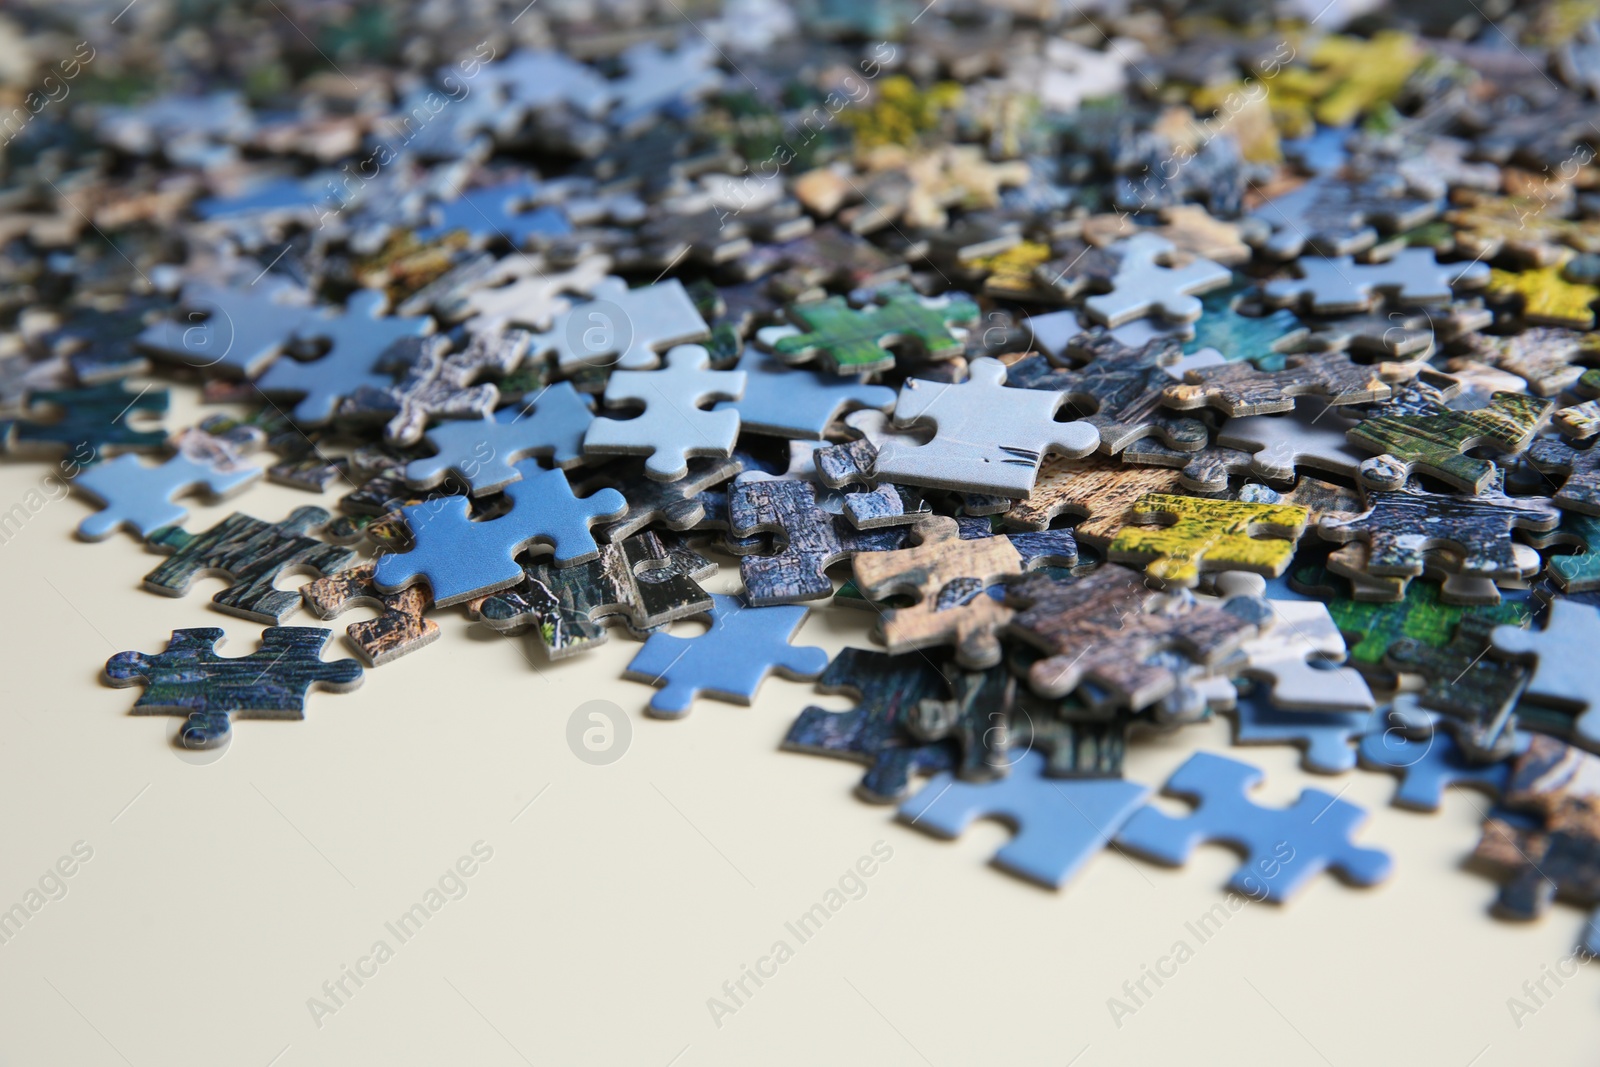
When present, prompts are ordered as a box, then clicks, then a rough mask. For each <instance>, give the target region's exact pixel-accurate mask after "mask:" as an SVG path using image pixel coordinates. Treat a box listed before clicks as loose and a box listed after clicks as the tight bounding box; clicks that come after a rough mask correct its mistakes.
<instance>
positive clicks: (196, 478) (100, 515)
mask: <svg viewBox="0 0 1600 1067" xmlns="http://www.w3.org/2000/svg"><path fill="white" fill-rule="evenodd" d="M260 477H261V470H260V468H259V467H247V468H244V469H242V470H240V469H234V470H228V469H225V468H223V467H218V466H214V465H211V464H205V463H199V462H196V461H195V460H194V459H192V458H190V457H189V456H187V455H185V454H183V453H182V452H180V453H178V455H176V456H173V457H172V458H171V459H169V460H167V461H166V462H165V463H162V464H160V465H159V466H155V467H146V466H145V465H144V464H142V463H140V462H139V461H138V460H137V459H136V458H134V457H133V456H118V457H117V458H116V459H113V460H108V461H106V462H105V463H98V464H96V465H94V466H93V467H90V468H88V469H87V470H85V471H84V472H83V473H82V474H80V475H78V477H77V479H76V480H75V481H74V482H73V484H74V485H75V486H77V487H78V488H79V489H81V490H83V491H85V492H87V493H88V494H89V495H91V496H93V497H95V498H97V499H98V500H100V501H101V502H102V504H103V505H104V506H103V507H102V508H101V510H100V511H97V512H96V513H95V514H93V515H90V516H89V517H88V518H86V519H84V520H83V521H82V522H80V523H78V536H79V537H82V538H83V539H84V540H86V541H102V540H104V539H105V538H107V537H110V536H111V535H112V534H114V533H116V532H117V531H118V530H120V529H129V530H132V531H133V532H135V533H137V534H138V535H139V536H140V537H141V538H142V537H148V536H149V535H150V534H151V533H153V532H155V531H156V530H158V529H160V528H161V527H163V526H175V525H177V524H178V523H180V522H182V521H183V520H184V519H186V518H188V517H189V512H188V509H186V508H184V507H181V506H180V505H178V504H174V503H173V502H172V499H173V498H174V497H177V496H182V495H184V494H186V493H192V492H194V491H195V490H197V489H202V488H203V489H204V490H205V491H206V492H207V493H208V494H209V495H211V496H212V497H226V496H229V495H230V494H233V493H237V492H239V491H240V490H242V489H244V488H246V487H247V486H249V485H250V484H251V483H253V482H255V481H256V480H257V479H258V478H260Z"/></svg>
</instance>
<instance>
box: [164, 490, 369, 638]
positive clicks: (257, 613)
mask: <svg viewBox="0 0 1600 1067" xmlns="http://www.w3.org/2000/svg"><path fill="white" fill-rule="evenodd" d="M329 518H331V516H330V515H329V514H328V513H327V512H326V511H324V510H323V509H322V508H316V507H302V508H295V509H294V511H292V512H290V513H289V517H288V518H287V519H284V520H283V521H282V522H277V523H267V522H262V521H261V520H260V519H256V518H252V517H251V516H249V515H245V514H243V513H241V512H234V513H233V514H232V515H229V516H228V517H227V518H226V519H223V520H222V521H221V522H219V523H217V525H215V526H213V527H211V528H210V529H209V530H206V531H205V532H204V533H198V534H192V533H190V532H189V531H187V530H185V529H183V528H181V527H178V526H167V527H163V528H162V529H160V530H157V531H155V533H153V534H151V535H150V536H149V537H148V538H147V539H146V543H147V544H148V545H149V547H150V548H152V549H154V550H155V551H158V552H169V553H171V554H172V558H171V559H168V560H167V561H166V562H164V563H162V564H161V566H159V567H157V568H156V569H155V570H153V571H151V572H150V573H149V574H147V575H145V576H144V587H145V588H146V589H148V590H150V592H152V593H160V594H162V595H163V596H173V597H177V596H183V595H184V594H185V593H187V592H188V591H189V586H190V584H191V583H193V581H194V579H195V578H196V577H198V576H201V575H211V574H222V575H224V576H226V577H227V578H228V579H230V580H231V582H232V584H231V585H229V586H228V587H227V588H226V589H224V590H222V591H221V592H220V593H218V594H217V595H216V596H214V597H212V598H211V602H212V603H213V604H215V605H216V606H217V609H218V610H219V611H225V612H227V613H228V614H230V615H239V616H242V617H244V618H246V619H255V620H256V621H258V622H269V623H281V622H283V620H284V619H287V618H288V617H289V616H290V615H292V614H294V612H295V610H296V609H298V608H299V607H300V594H299V593H297V592H286V591H284V590H282V589H274V588H273V583H274V582H275V581H277V580H278V578H280V577H281V576H283V575H285V574H295V573H300V572H304V571H311V572H313V573H315V574H318V575H324V574H332V573H334V572H335V571H340V570H343V569H344V568H345V567H347V566H349V565H350V563H351V562H352V561H353V560H354V559H355V553H354V552H352V551H351V550H350V549H348V548H341V547H340V546H338V545H330V544H324V543H323V542H321V541H317V540H314V539H313V538H310V537H307V536H305V535H306V534H307V533H309V532H310V531H312V530H314V529H317V528H318V527H321V526H322V525H324V524H325V523H326V522H327V521H328V519H329Z"/></svg>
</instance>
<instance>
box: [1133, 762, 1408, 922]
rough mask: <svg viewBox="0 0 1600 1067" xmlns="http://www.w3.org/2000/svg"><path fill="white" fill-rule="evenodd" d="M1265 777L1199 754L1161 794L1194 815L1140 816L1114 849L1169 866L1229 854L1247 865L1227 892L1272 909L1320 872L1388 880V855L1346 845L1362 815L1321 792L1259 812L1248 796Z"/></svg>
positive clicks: (1148, 810)
mask: <svg viewBox="0 0 1600 1067" xmlns="http://www.w3.org/2000/svg"><path fill="white" fill-rule="evenodd" d="M1262 777H1263V776H1262V773H1261V772H1260V771H1259V770H1257V769H1256V768H1254V767H1252V766H1250V765H1249V764H1247V763H1239V762H1237V761H1235V760H1231V759H1226V758H1224V757H1222V756H1218V755H1215V754H1213V753H1210V752H1197V753H1195V754H1194V755H1193V756H1190V757H1189V760H1188V762H1186V763H1185V764H1184V765H1183V766H1181V767H1179V768H1178V769H1177V770H1176V771H1175V772H1173V775H1172V777H1171V778H1168V779H1167V785H1166V790H1165V791H1166V792H1167V793H1168V794H1171V795H1173V796H1179V797H1187V798H1192V799H1194V800H1196V801H1197V802H1198V804H1199V806H1198V807H1197V808H1196V809H1195V811H1194V812H1193V813H1192V814H1190V815H1186V816H1183V817H1174V816H1171V815H1168V814H1166V813H1165V812H1162V811H1158V810H1157V809H1155V808H1153V807H1148V806H1146V807H1143V808H1140V809H1139V810H1138V811H1136V812H1134V814H1133V815H1132V817H1130V818H1129V819H1128V821H1127V822H1126V823H1125V824H1124V825H1123V827H1122V830H1121V831H1120V832H1119V833H1118V834H1117V844H1118V845H1120V846H1121V847H1122V848H1124V849H1127V850H1128V851H1131V852H1135V853H1138V854H1140V855H1143V856H1146V857H1148V858H1150V859H1153V860H1157V861H1159V862H1161V863H1167V864H1171V865H1173V866H1177V865H1178V864H1181V863H1183V862H1184V860H1186V859H1188V858H1189V854H1190V853H1191V852H1193V851H1194V850H1195V848H1196V847H1197V846H1199V845H1201V844H1204V843H1206V842H1208V841H1215V842H1218V843H1221V844H1226V845H1230V846H1233V847H1235V848H1237V849H1238V850H1239V851H1240V852H1242V853H1244V857H1245V862H1244V863H1243V865H1241V866H1240V868H1239V869H1238V871H1236V872H1235V873H1234V876H1233V878H1232V879H1231V880H1230V881H1229V882H1228V888H1229V889H1231V890H1233V891H1234V892H1236V893H1242V894H1245V895H1247V896H1250V897H1252V898H1254V899H1256V900H1270V901H1273V902H1274V903H1281V902H1282V901H1284V900H1287V899H1288V898H1289V897H1290V896H1291V895H1293V894H1294V892H1295V890H1297V889H1299V888H1300V887H1301V886H1302V885H1304V884H1305V883H1306V882H1308V881H1310V880H1311V879H1312V878H1314V877H1316V875H1318V874H1320V873H1321V872H1322V871H1324V870H1332V871H1334V872H1335V873H1336V874H1339V875H1341V876H1342V877H1343V878H1344V879H1345V880H1346V881H1349V882H1353V883H1355V884H1357V885H1374V884H1376V883H1378V882H1380V881H1382V880H1383V879H1384V878H1387V877H1388V875H1389V872H1390V870H1391V869H1392V867H1393V862H1392V861H1391V860H1390V858H1389V854H1388V853H1387V852H1383V851H1380V850H1378V849H1374V848H1362V847H1360V846H1358V845H1355V844H1353V843H1351V840H1350V837H1351V835H1352V834H1354V833H1355V831H1356V830H1358V829H1360V827H1361V824H1362V823H1364V822H1365V821H1366V818H1367V813H1366V812H1365V811H1364V810H1362V809H1361V808H1358V807H1356V805H1354V804H1351V803H1348V802H1346V801H1343V800H1340V799H1339V798H1338V797H1335V796H1330V795H1329V794H1327V793H1324V792H1322V791H1321V790H1320V789H1306V790H1304V791H1302V792H1301V794H1300V797H1299V799H1298V800H1296V801H1295V802H1294V803H1293V804H1291V805H1290V806H1289V807H1287V808H1264V807H1261V806H1260V805H1258V804H1255V803H1253V802H1252V801H1251V800H1250V797H1249V795H1248V794H1249V792H1250V789H1251V788H1252V787H1253V786H1255V785H1257V784H1259V783H1260V781H1261V779H1262Z"/></svg>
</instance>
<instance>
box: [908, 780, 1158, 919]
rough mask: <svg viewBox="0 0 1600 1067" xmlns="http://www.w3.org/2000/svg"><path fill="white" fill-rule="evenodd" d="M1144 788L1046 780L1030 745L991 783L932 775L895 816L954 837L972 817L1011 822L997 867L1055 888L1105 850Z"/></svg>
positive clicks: (1144, 792) (1141, 797) (1119, 782)
mask: <svg viewBox="0 0 1600 1067" xmlns="http://www.w3.org/2000/svg"><path fill="white" fill-rule="evenodd" d="M1149 792H1150V791H1149V790H1148V789H1146V788H1145V787H1144V786H1142V785H1140V784H1139V783H1137V782H1128V781H1124V780H1122V779H1120V778H1077V779H1066V778H1048V777H1046V776H1045V757H1044V754H1043V753H1041V752H1038V751H1028V752H1025V753H1023V755H1022V757H1021V758H1020V759H1018V760H1017V761H1016V763H1015V764H1013V766H1012V768H1011V773H1010V774H1009V775H1007V776H1006V777H1005V778H1001V779H999V780H996V781H988V782H963V781H958V780H957V779H956V778H955V777H954V776H953V775H951V774H950V773H949V772H944V773H942V774H939V775H936V776H935V777H933V778H932V779H930V780H929V781H928V784H927V785H925V786H923V787H922V791H921V792H919V793H918V794H917V795H916V796H914V797H912V798H911V799H910V800H908V801H906V802H905V803H904V804H902V805H901V806H900V813H899V817H900V820H901V821H902V822H905V823H909V824H910V825H912V826H915V827H917V828H918V829H921V830H924V831H926V832H928V833H931V834H936V835H938V836H940V837H957V836H959V835H960V834H961V832H962V831H963V830H965V829H966V828H967V827H968V826H971V825H972V823H973V822H975V821H977V820H978V819H998V820H1000V821H1001V822H1004V823H1006V824H1008V825H1010V826H1013V827H1015V828H1016V836H1014V837H1013V838H1012V839H1011V840H1010V841H1009V842H1007V843H1006V844H1005V845H1004V846H1002V847H1001V848H1000V850H999V851H998V852H996V853H995V856H994V863H995V866H997V867H999V868H1000V869H1001V870H1004V871H1009V872H1010V873H1012V874H1014V875H1017V876H1018V877H1019V878H1026V879H1027V880H1028V881H1030V882H1036V883H1038V884H1039V885H1043V886H1048V887H1050V888H1052V889H1059V888H1060V887H1061V886H1063V885H1065V884H1066V883H1067V881H1068V880H1070V879H1071V878H1072V876H1073V875H1074V874H1076V873H1077V872H1078V871H1079V870H1080V869H1081V868H1082V867H1083V865H1084V864H1085V863H1086V862H1088V861H1089V859H1090V858H1091V857H1092V856H1093V855H1094V854H1095V853H1096V852H1099V851H1100V850H1101V849H1103V848H1105V846H1106V845H1107V844H1108V843H1109V842H1110V841H1111V838H1112V835H1113V834H1115V833H1116V832H1117V829H1118V827H1120V826H1122V825H1123V823H1124V822H1125V821H1126V820H1127V819H1128V818H1129V816H1131V815H1133V814H1134V813H1135V811H1136V810H1137V808H1138V806H1139V804H1140V803H1141V802H1142V801H1143V800H1144V798H1145V797H1146V796H1147V795H1148V794H1149Z"/></svg>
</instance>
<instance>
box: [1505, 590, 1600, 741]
mask: <svg viewBox="0 0 1600 1067" xmlns="http://www.w3.org/2000/svg"><path fill="white" fill-rule="evenodd" d="M1597 638H1600V609H1597V608H1595V607H1593V606H1591V605H1588V604H1579V603H1577V602H1576V601H1573V600H1566V599H1559V600H1554V601H1552V602H1551V603H1550V609H1549V612H1548V613H1547V614H1546V615H1545V621H1544V629H1543V630H1526V629H1523V628H1522V627H1520V626H1510V625H1506V626H1497V627H1495V629H1494V632H1493V633H1492V634H1491V635H1490V638H1489V640H1490V642H1491V643H1492V644H1493V645H1494V650H1495V652H1496V653H1498V654H1499V655H1500V656H1501V657H1502V658H1505V659H1511V660H1514V661H1519V662H1522V663H1530V664H1532V666H1533V674H1532V676H1531V677H1529V679H1528V685H1527V688H1526V690H1524V692H1523V699H1524V700H1528V701H1531V702H1533V703H1535V704H1540V705H1543V706H1545V707H1549V708H1555V709H1557V710H1560V711H1563V712H1572V713H1573V714H1574V715H1575V716H1576V718H1575V719H1574V720H1573V723H1572V729H1573V733H1574V738H1573V739H1574V740H1575V741H1576V742H1577V743H1578V744H1581V745H1583V746H1585V747H1588V748H1600V714H1594V712H1595V710H1596V709H1595V708H1592V707H1591V704H1592V703H1595V702H1596V701H1600V682H1597V680H1596V677H1595V675H1594V672H1593V671H1592V670H1591V669H1590V663H1589V659H1588V651H1587V650H1588V649H1590V648H1593V647H1594V645H1593V642H1594V641H1595V640H1596V639H1597Z"/></svg>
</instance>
